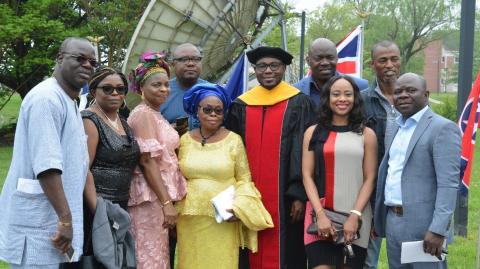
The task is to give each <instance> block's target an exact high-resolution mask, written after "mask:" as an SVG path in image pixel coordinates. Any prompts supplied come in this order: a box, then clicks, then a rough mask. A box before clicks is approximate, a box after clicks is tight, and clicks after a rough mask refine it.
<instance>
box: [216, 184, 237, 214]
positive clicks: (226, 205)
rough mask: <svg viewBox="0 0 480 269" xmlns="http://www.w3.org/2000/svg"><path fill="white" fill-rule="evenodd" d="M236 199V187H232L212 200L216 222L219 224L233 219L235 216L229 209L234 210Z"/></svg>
mask: <svg viewBox="0 0 480 269" xmlns="http://www.w3.org/2000/svg"><path fill="white" fill-rule="evenodd" d="M234 197H235V187H234V186H233V185H231V186H229V187H228V188H226V189H225V190H224V191H222V192H220V193H219V194H217V195H215V197H213V198H212V200H211V202H212V204H213V209H214V210H215V220H216V221H217V222H218V223H221V222H223V221H225V220H227V219H229V218H231V217H233V214H232V213H230V212H228V211H227V209H232V204H233V198H234Z"/></svg>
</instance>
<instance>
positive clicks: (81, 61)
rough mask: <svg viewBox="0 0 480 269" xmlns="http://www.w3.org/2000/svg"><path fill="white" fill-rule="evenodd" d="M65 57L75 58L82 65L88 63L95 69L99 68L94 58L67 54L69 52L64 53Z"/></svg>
mask: <svg viewBox="0 0 480 269" xmlns="http://www.w3.org/2000/svg"><path fill="white" fill-rule="evenodd" d="M63 55H67V56H68V57H71V58H74V59H75V60H76V61H77V62H79V63H81V64H85V63H86V62H87V61H88V63H90V65H91V66H92V67H93V68H97V67H98V66H99V64H98V62H97V60H95V59H93V58H88V57H85V56H83V55H78V54H72V53H67V52H63Z"/></svg>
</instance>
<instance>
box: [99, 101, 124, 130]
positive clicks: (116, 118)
mask: <svg viewBox="0 0 480 269" xmlns="http://www.w3.org/2000/svg"><path fill="white" fill-rule="evenodd" d="M96 105H97V108H98V109H99V110H100V112H102V114H103V116H105V118H107V120H108V122H109V123H110V125H111V126H112V127H113V128H115V130H117V131H119V129H120V128H119V127H118V113H115V116H116V117H115V120H111V119H110V118H109V117H108V116H107V113H105V111H103V109H102V108H101V107H100V106H99V105H98V104H96Z"/></svg>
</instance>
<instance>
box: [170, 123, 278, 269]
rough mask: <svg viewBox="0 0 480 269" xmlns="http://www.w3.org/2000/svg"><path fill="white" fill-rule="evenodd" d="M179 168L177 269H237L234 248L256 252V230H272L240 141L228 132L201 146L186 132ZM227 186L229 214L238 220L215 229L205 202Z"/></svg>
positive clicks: (181, 140) (236, 256) (216, 226)
mask: <svg viewBox="0 0 480 269" xmlns="http://www.w3.org/2000/svg"><path fill="white" fill-rule="evenodd" d="M179 163H180V169H181V171H182V173H183V175H184V176H185V178H186V179H187V195H186V197H185V198H184V199H183V200H181V201H180V202H178V203H177V204H176V206H177V209H178V212H179V219H178V223H177V236H178V238H177V239H178V243H177V248H178V267H177V268H179V269H182V268H188V269H194V268H213V269H214V268H238V248H239V246H240V247H248V248H250V249H252V251H256V248H257V231H259V230H263V229H266V228H269V227H273V224H272V223H273V222H272V219H271V217H270V215H269V214H268V212H267V211H266V209H265V207H264V206H263V204H262V202H261V197H260V194H259V192H258V190H257V189H256V188H255V186H254V184H253V183H252V181H251V175H250V169H249V166H248V161H247V156H246V153H245V147H244V145H243V142H242V140H241V138H240V136H238V135H237V134H235V133H233V132H230V133H229V134H228V135H227V137H225V138H224V139H222V140H221V141H218V142H215V143H208V144H205V146H202V145H201V143H200V142H198V141H195V140H194V139H193V138H192V137H191V136H190V134H189V133H187V134H185V135H183V136H182V137H181V139H180V150H179ZM230 185H235V189H236V196H235V198H234V202H233V204H234V205H233V209H234V212H235V215H236V216H237V217H238V218H239V219H240V221H238V222H233V223H228V222H223V223H220V224H218V223H216V222H215V219H214V209H213V206H212V203H211V202H210V200H211V199H212V198H213V197H214V196H215V195H217V194H218V193H220V192H222V191H223V190H225V189H226V188H227V187H229V186H230ZM218 239H220V240H218ZM217 265H218V266H217Z"/></svg>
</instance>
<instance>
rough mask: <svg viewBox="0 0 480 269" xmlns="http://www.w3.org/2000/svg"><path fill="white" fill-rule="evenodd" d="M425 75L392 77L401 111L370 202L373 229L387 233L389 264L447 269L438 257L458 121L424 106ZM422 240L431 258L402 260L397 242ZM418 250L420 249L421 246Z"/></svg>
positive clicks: (451, 200)
mask: <svg viewBox="0 0 480 269" xmlns="http://www.w3.org/2000/svg"><path fill="white" fill-rule="evenodd" d="M426 88H427V87H426V82H425V79H424V78H423V77H421V76H419V75H417V74H413V73H407V74H404V75H402V76H400V77H399V78H398V79H397V81H396V82H395V90H394V91H393V102H394V104H395V108H396V109H397V110H398V111H399V112H400V114H401V116H399V117H398V118H397V124H398V126H397V127H395V128H394V130H393V132H392V133H393V135H392V136H391V137H389V138H388V139H387V141H386V143H385V145H386V148H385V156H384V157H383V160H382V163H381V164H380V168H379V172H378V182H377V196H376V202H375V214H374V223H375V232H376V233H377V234H378V235H379V236H381V237H386V241H387V256H388V265H389V268H390V269H408V268H411V269H417V268H419V269H420V268H421V269H430V268H432V269H433V268H435V269H440V268H447V264H446V261H445V260H444V261H438V260H437V258H438V259H440V258H441V254H442V252H444V251H445V249H443V245H444V244H445V243H446V237H449V236H452V225H451V218H452V216H453V211H454V209H455V202H456V199H457V191H458V184H459V179H460V140H461V134H460V130H459V128H458V126H457V125H456V124H455V123H454V122H452V121H450V120H448V119H445V118H443V117H442V116H439V115H437V114H435V113H434V112H433V111H432V109H431V108H429V107H428V96H429V92H428V91H427V89H426ZM421 240H423V252H424V253H428V254H430V255H432V256H436V257H437V258H435V260H437V261H436V262H419V263H415V262H414V263H408V264H402V263H401V260H400V257H401V253H402V243H403V242H408V241H421ZM420 251H422V250H420Z"/></svg>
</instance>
